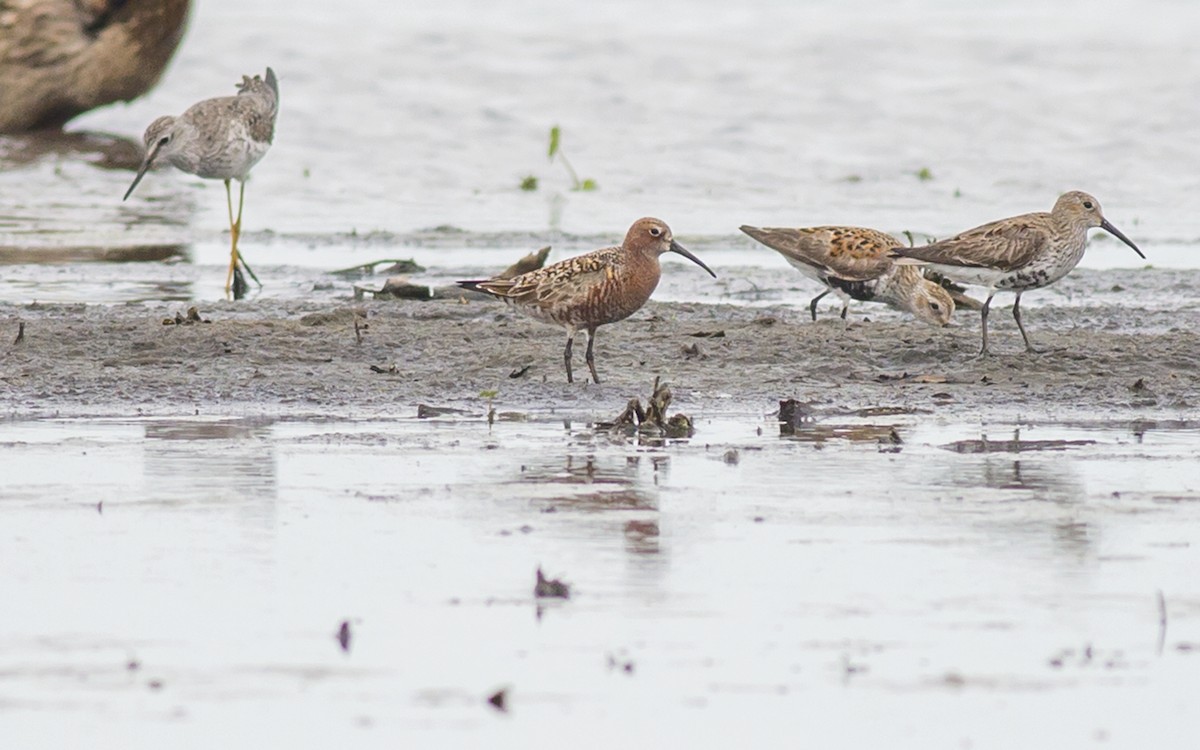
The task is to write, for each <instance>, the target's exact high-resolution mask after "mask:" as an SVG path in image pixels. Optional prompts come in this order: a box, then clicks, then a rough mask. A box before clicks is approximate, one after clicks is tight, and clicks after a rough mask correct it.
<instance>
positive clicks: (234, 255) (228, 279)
mask: <svg viewBox="0 0 1200 750" xmlns="http://www.w3.org/2000/svg"><path fill="white" fill-rule="evenodd" d="M225 205H226V206H227V207H228V208H229V236H230V238H231V244H230V248H229V273H227V274H225V295H226V296H229V293H230V291H231V290H232V289H233V269H234V268H236V267H237V261H238V250H237V241H238V234H239V232H240V229H241V227H239V226H238V224H236V223H234V221H233V193H232V192H230V190H229V180H225ZM241 214H242V209H241V207H240V206H239V207H238V221H239V222H240V221H241V218H242V217H241Z"/></svg>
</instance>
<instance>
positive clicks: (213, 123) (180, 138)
mask: <svg viewBox="0 0 1200 750" xmlns="http://www.w3.org/2000/svg"><path fill="white" fill-rule="evenodd" d="M278 112H279V82H278V81H277V80H276V78H275V71H273V70H271V69H270V68H267V74H266V77H265V78H264V77H262V76H257V75H256V76H254V77H253V78H251V77H250V76H242V82H241V83H239V84H238V93H237V95H236V96H221V97H217V98H214V99H205V100H204V101H201V102H197V103H196V104H193V105H192V106H191V107H188V109H187V111H185V112H184V113H183V114H182V115H180V116H179V117H160V118H158V119H157V120H155V121H154V122H152V123H150V127H148V128H146V135H145V142H146V155H145V157H144V158H143V159H142V165H141V166H140V167H138V171H137V176H136V177H134V178H133V184H131V185H130V186H129V190H127V191H125V198H122V199H121V200H125V199H127V198H129V196H130V195H131V194H132V193H133V189H134V188H136V187H137V186H138V183H139V182H141V181H142V177H143V176H144V175H145V174H146V170H148V169H149V168H150V166H151V165H152V164H154V162H155V160H156V159H166V160H167V161H169V162H170V163H171V164H173V165H175V166H176V167H177V168H179V169H182V170H183V171H184V172H188V173H190V174H194V175H196V176H197V177H203V178H205V179H216V180H224V182H225V202H226V204H227V205H228V207H229V233H230V236H231V243H230V253H229V273H228V274H226V276H225V292H226V294H228V293H229V291H230V289H231V288H232V285H233V279H234V271H236V270H237V268H238V265H239V264H240V265H241V266H242V267H244V268H245V269H246V271H247V272H248V273H249V274H250V276H251V277H252V278H253V279H254V281H255V282H256V283H258V284H259V286H262V284H261V283H260V282H259V281H258V277H257V276H255V275H254V272H253V271H252V270H250V267H249V266H248V265H246V262H245V260H244V259H243V258H242V255H241V253H240V252H238V237H239V236H240V235H241V233H242V206H243V204H244V203H245V198H246V179H247V178H248V177H249V175H250V170H251V168H253V167H254V165H255V164H257V163H258V162H259V160H260V159H262V158H263V156H265V155H266V153H267V149H269V148H270V147H271V141H272V140H274V137H275V116H276V114H278ZM230 180H237V181H238V183H239V186H240V187H239V190H238V212H237V219H236V220H235V219H234V216H233V195H232V193H231V191H230V188H229V182H230Z"/></svg>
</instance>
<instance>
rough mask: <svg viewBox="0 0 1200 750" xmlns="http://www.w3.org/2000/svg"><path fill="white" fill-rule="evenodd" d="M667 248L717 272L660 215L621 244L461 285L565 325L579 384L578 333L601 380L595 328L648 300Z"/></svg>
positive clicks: (640, 223)
mask: <svg viewBox="0 0 1200 750" xmlns="http://www.w3.org/2000/svg"><path fill="white" fill-rule="evenodd" d="M666 252H673V253H679V254H680V255H682V256H683V257H685V258H687V259H688V260H690V261H692V262H693V263H695V264H696V265H698V266H700V267H701V268H703V269H704V270H705V271H708V272H709V273H710V274H712V276H713V278H716V276H717V275H716V274H715V273H713V272H712V269H710V268H709V267H708V266H706V265H704V262H703V261H701V260H700V259H699V258H697V257H696V256H695V255H692V254H691V253H690V252H688V251H687V249H685V248H684V247H683V246H682V245H680V244H679V243H678V242H676V241H675V240H674V238H672V236H671V228H670V227H668V226H667V225H666V224H665V223H663V222H662V221H660V220H658V219H650V218H646V219H638V220H637V221H635V222H634V223H633V226H631V227H630V228H629V232H628V233H626V235H625V241H624V242H622V243H621V244H620V245H618V246H616V247H606V248H603V249H600V250H593V251H592V252H590V253H586V254H584V255H579V256H576V257H574V258H567V259H566V260H562V261H559V262H558V263H553V264H551V265H549V266H546V267H545V268H541V269H538V270H537V271H530V272H529V273H524V274H521V275H520V276H516V277H514V278H511V279H499V278H495V279H488V280H486V281H460V282H458V285H459V286H461V287H463V288H464V289H473V290H476V291H480V292H486V293H488V294H490V295H492V296H494V297H498V298H500V299H502V300H504V301H505V302H506V303H508V304H510V305H512V306H513V307H515V308H517V309H518V310H520V311H521V312H523V313H525V314H526V315H528V316H530V317H532V318H534V319H536V320H540V321H542V322H545V323H554V324H557V325H560V326H562V327H563V328H566V329H567V347H566V350H565V351H564V352H563V361H564V362H566V365H567V382H568V383H573V382H575V378H574V376H573V375H572V373H571V346H572V345H573V344H574V342H575V334H577V333H578V332H579V331H587V335H588V346H587V364H588V369H589V370H591V373H592V380H594V381H595V382H597V383H599V382H600V376H599V375H597V374H596V361H595V357H594V355H593V353H592V347H593V344H595V342H596V329H597V328H599V327H600V326H602V325H605V324H606V323H614V322H616V321H618V320H623V319H625V318H628V317H629V316H630V315H633V314H634V313H635V312H637V311H638V310H639V309H641V307H642V305H644V304H646V300H648V299H650V295H651V294H652V293H653V292H654V288H655V287H657V286H658V279H659V276H660V275H661V270H660V268H659V264H658V256H660V255H662V254H663V253H666Z"/></svg>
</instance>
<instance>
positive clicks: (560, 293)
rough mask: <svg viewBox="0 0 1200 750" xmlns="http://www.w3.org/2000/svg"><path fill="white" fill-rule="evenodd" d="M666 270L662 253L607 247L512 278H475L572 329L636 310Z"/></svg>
mask: <svg viewBox="0 0 1200 750" xmlns="http://www.w3.org/2000/svg"><path fill="white" fill-rule="evenodd" d="M661 274H662V271H661V268H660V266H659V263H658V255H657V254H650V253H645V252H637V251H634V252H629V251H627V250H626V249H625V248H624V247H623V246H619V245H618V246H616V247H606V248H602V249H600V250H593V251H592V252H590V253H586V254H584V255H579V256H576V257H574V258H567V259H566V260H561V261H559V262H557V263H552V264H550V265H548V266H546V267H545V268H541V269H539V270H537V271H532V272H530V273H525V274H521V275H520V276H517V277H515V278H512V279H490V280H488V281H479V282H474V287H473V288H475V289H478V290H480V291H483V292H487V293H489V294H492V295H494V296H496V297H499V298H500V299H502V300H504V301H505V302H506V303H508V304H509V305H511V306H512V307H514V308H516V309H517V310H520V311H521V312H523V313H525V314H526V315H528V316H530V317H531V318H534V319H536V320H540V321H542V322H545V323H554V324H557V325H560V326H562V327H563V328H566V329H567V331H568V332H571V333H574V332H576V331H582V330H588V329H593V328H596V327H598V326H602V325H605V324H607V323H615V322H616V321H618V320H623V319H625V318H628V317H629V316H630V315H633V314H634V313H635V312H637V311H638V310H640V309H641V307H642V305H644V304H646V301H647V300H648V299H650V295H651V294H653V293H654V290H655V288H656V287H657V286H658V280H659V278H660V277H661Z"/></svg>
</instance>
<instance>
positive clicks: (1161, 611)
mask: <svg viewBox="0 0 1200 750" xmlns="http://www.w3.org/2000/svg"><path fill="white" fill-rule="evenodd" d="M1166 644H1167V597H1165V596H1163V592H1162V589H1159V590H1158V655H1159V656H1162V652H1163V647H1164V646H1165V645H1166Z"/></svg>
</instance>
